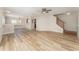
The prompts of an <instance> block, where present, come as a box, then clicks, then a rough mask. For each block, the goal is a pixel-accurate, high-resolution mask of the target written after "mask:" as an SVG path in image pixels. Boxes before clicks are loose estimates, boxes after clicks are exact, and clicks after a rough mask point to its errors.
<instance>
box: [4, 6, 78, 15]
mask: <svg viewBox="0 0 79 59" xmlns="http://www.w3.org/2000/svg"><path fill="white" fill-rule="evenodd" d="M4 9H5V10H8V11H11V13H15V14H19V15H25V16H30V15H37V14H40V13H41V9H42V7H6V8H4ZM47 9H52V12H51V13H52V14H60V13H64V12H78V11H79V8H78V7H47Z"/></svg>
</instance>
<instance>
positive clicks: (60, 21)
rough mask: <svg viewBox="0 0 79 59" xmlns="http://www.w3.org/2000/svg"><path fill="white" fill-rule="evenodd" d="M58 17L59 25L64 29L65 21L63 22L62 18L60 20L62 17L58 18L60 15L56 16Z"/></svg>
mask: <svg viewBox="0 0 79 59" xmlns="http://www.w3.org/2000/svg"><path fill="white" fill-rule="evenodd" d="M56 17H57V25H59V26H60V27H61V28H63V29H64V22H63V21H62V20H60V19H59V18H58V16H56Z"/></svg>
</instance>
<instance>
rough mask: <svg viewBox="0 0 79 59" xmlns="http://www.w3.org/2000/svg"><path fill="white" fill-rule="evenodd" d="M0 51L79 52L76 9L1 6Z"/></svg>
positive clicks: (78, 19)
mask: <svg viewBox="0 0 79 59" xmlns="http://www.w3.org/2000/svg"><path fill="white" fill-rule="evenodd" d="M0 51H79V8H78V7H69V8H68V7H0Z"/></svg>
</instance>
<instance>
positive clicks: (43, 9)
mask: <svg viewBox="0 0 79 59" xmlns="http://www.w3.org/2000/svg"><path fill="white" fill-rule="evenodd" d="M49 11H52V10H51V9H46V8H42V11H41V13H49Z"/></svg>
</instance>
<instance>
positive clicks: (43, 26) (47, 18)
mask: <svg viewBox="0 0 79 59" xmlns="http://www.w3.org/2000/svg"><path fill="white" fill-rule="evenodd" d="M36 27H37V28H36V30H38V31H54V32H60V33H62V32H63V29H62V28H61V27H59V26H58V25H57V24H56V17H54V16H53V15H51V14H42V15H40V16H39V17H37V19H36Z"/></svg>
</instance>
